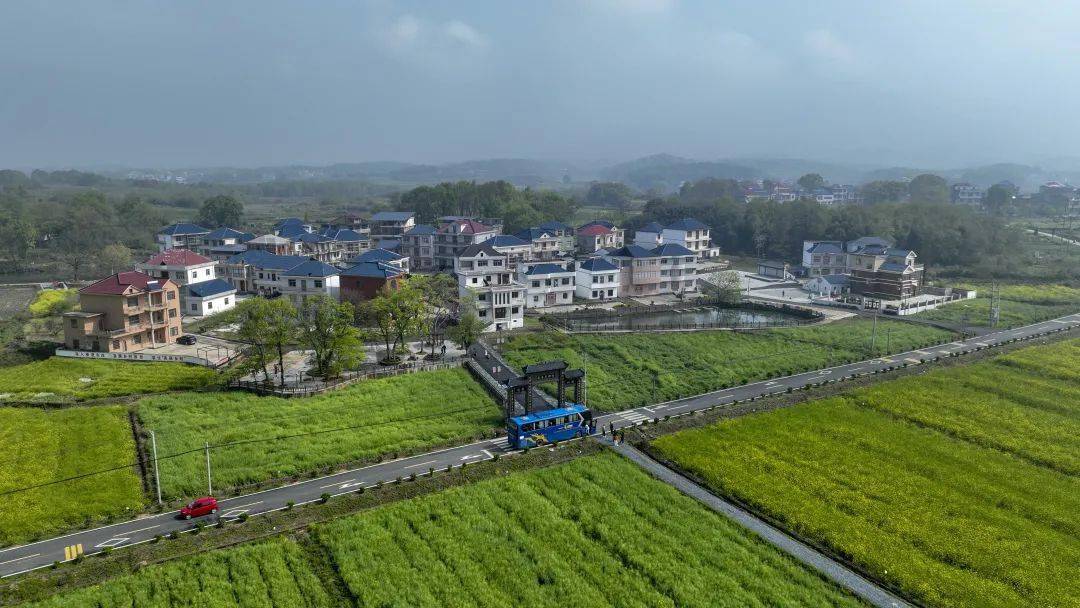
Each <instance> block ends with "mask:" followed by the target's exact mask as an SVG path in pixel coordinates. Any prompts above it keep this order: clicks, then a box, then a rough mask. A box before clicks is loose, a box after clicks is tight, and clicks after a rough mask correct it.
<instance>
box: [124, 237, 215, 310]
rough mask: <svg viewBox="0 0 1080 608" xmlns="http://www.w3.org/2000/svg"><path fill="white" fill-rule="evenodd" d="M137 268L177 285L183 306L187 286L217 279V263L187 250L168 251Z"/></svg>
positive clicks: (158, 254)
mask: <svg viewBox="0 0 1080 608" xmlns="http://www.w3.org/2000/svg"><path fill="white" fill-rule="evenodd" d="M136 267H137V268H138V269H139V270H141V271H142V272H145V273H146V274H148V275H150V276H152V277H154V278H155V279H162V280H164V279H169V280H171V281H172V282H173V283H176V285H177V286H178V287H179V288H180V299H181V304H183V303H184V299H185V298H186V297H187V290H186V289H185V287H186V286H188V285H195V284H197V283H204V282H206V281H213V280H214V279H216V278H217V262H215V261H214V260H211V259H210V258H208V257H204V256H201V255H199V254H197V253H195V252H194V251H189V250H187V249H166V250H165V251H162V252H160V253H156V254H154V255H153V256H151V257H150V259H148V260H146V261H145V262H143V263H141V264H138V265H137V266H136ZM186 308H187V307H186V306H185V310H186Z"/></svg>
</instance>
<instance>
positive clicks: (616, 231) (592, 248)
mask: <svg viewBox="0 0 1080 608" xmlns="http://www.w3.org/2000/svg"><path fill="white" fill-rule="evenodd" d="M574 237H575V238H576V239H577V248H578V252H579V253H582V254H586V255H587V254H590V253H595V252H597V251H599V250H601V249H603V250H605V251H611V250H613V249H618V248H619V247H622V246H623V245H624V235H623V229H622V228H618V227H616V226H615V224H613V223H611V222H609V221H607V220H594V221H591V222H589V223H588V224H584V225H583V226H581V227H580V228H578V229H577V230H576V231H575V232H574Z"/></svg>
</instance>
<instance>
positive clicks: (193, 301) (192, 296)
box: [182, 279, 236, 316]
mask: <svg viewBox="0 0 1080 608" xmlns="http://www.w3.org/2000/svg"><path fill="white" fill-rule="evenodd" d="M183 296H184V297H183V298H182V299H183V302H184V312H185V313H186V314H189V315H196V316H203V315H212V314H216V313H219V312H223V311H226V310H229V309H230V308H233V307H235V306H236V288H235V287H233V286H232V283H229V282H228V281H226V280H225V279H213V280H210V281H203V282H202V283H195V284H194V285H188V286H186V287H185V288H184V290H183Z"/></svg>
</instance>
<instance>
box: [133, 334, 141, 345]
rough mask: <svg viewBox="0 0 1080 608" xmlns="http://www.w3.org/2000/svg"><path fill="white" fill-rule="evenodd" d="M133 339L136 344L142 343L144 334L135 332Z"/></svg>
mask: <svg viewBox="0 0 1080 608" xmlns="http://www.w3.org/2000/svg"><path fill="white" fill-rule="evenodd" d="M131 341H132V342H134V343H135V344H142V334H135V335H134V336H133V337H132V338H131Z"/></svg>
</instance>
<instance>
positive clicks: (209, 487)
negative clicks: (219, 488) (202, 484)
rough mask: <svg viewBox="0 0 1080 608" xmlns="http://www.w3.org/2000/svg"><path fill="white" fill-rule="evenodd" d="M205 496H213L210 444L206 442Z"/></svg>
mask: <svg viewBox="0 0 1080 608" xmlns="http://www.w3.org/2000/svg"><path fill="white" fill-rule="evenodd" d="M206 494H207V496H213V495H214V483H213V481H211V479H210V442H209V441H207V442H206Z"/></svg>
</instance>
